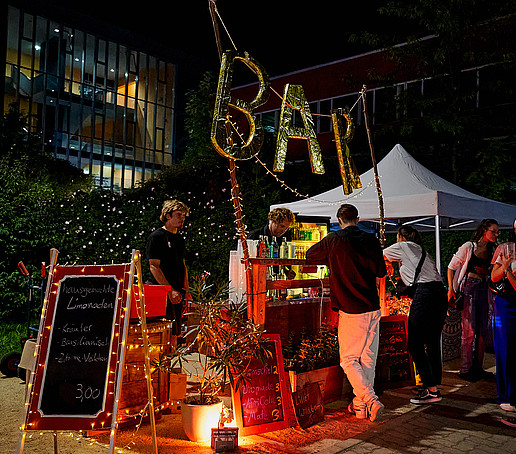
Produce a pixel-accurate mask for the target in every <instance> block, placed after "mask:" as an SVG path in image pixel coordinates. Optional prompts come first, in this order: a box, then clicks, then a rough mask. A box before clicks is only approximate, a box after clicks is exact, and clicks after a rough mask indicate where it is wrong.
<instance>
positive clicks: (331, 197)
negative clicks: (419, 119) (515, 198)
mask: <svg viewBox="0 0 516 454" xmlns="http://www.w3.org/2000/svg"><path fill="white" fill-rule="evenodd" d="M377 168H378V175H379V177H380V187H381V191H382V195H383V202H384V217H385V219H401V218H420V217H421V218H424V217H432V218H433V217H434V216H436V215H439V216H440V217H442V218H446V221H445V224H446V225H442V227H445V228H446V227H448V228H451V227H453V226H454V225H455V224H457V225H460V226H461V227H462V228H468V224H469V228H472V227H474V226H473V223H478V222H479V221H481V220H482V219H484V218H493V219H496V220H497V221H498V223H499V224H500V226H510V225H512V223H513V222H514V219H516V206H515V205H510V204H506V203H502V202H497V201H494V200H491V199H488V198H485V197H481V196H479V195H476V194H473V193H472V192H469V191H466V190H465V189H462V188H461V187H459V186H457V185H454V184H453V183H450V182H449V181H447V180H445V179H443V178H441V177H440V176H438V175H436V174H435V173H433V172H431V171H430V170H428V169H427V168H426V167H424V166H422V165H421V164H420V163H419V162H418V161H416V160H415V159H414V158H413V157H412V156H411V155H410V154H409V153H408V152H407V151H406V150H405V149H404V148H403V147H402V146H401V145H399V144H397V145H396V146H394V148H393V149H392V150H391V151H390V152H389V153H388V154H387V156H385V157H384V158H383V159H382V160H381V161H380V162H379V163H378V165H377ZM360 180H361V182H362V188H361V189H355V190H354V191H353V192H352V193H351V194H349V195H344V192H343V190H342V186H338V187H336V188H334V189H331V190H329V191H326V192H323V193H321V194H318V195H316V196H313V197H310V198H307V199H303V200H299V201H296V202H291V203H286V204H276V205H273V206H271V209H272V208H277V207H280V206H282V207H286V208H289V209H290V210H292V211H293V212H294V213H296V214H298V215H305V216H324V217H330V218H331V222H337V218H336V212H337V209H338V208H339V207H340V205H341V204H343V203H351V204H352V205H355V206H356V207H357V208H358V213H359V216H360V220H361V221H378V220H379V205H378V195H377V190H376V184H375V178H374V170H373V168H371V169H369V170H368V171H367V172H365V173H363V174H362V175H360ZM472 221H473V222H472ZM432 222H433V219H432ZM429 227H430V226H429Z"/></svg>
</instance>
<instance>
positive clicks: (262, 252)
mask: <svg viewBox="0 0 516 454" xmlns="http://www.w3.org/2000/svg"><path fill="white" fill-rule="evenodd" d="M257 252H258V253H257V257H260V258H262V259H263V258H266V257H267V245H266V244H265V238H264V237H263V235H260V241H259V243H258V251H257Z"/></svg>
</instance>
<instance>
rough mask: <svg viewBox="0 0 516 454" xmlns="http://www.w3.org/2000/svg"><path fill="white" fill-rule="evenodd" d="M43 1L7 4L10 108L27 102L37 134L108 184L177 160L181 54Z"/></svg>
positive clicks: (122, 185) (128, 183)
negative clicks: (158, 52) (173, 56)
mask: <svg viewBox="0 0 516 454" xmlns="http://www.w3.org/2000/svg"><path fill="white" fill-rule="evenodd" d="M38 4H39V3H38V2H12V3H11V4H9V5H6V7H5V10H4V11H5V13H6V14H5V15H3V16H4V19H3V20H4V21H5V22H4V27H2V29H3V32H1V33H2V38H1V41H0V43H1V44H2V45H3V46H2V47H3V48H4V50H5V55H4V58H2V60H0V63H2V64H3V65H4V66H5V72H4V81H5V83H4V84H2V85H3V87H4V88H3V93H2V97H3V109H4V113H5V112H7V110H8V109H9V108H10V107H11V106H13V105H14V106H15V107H16V108H19V109H20V111H21V112H22V113H23V114H24V115H27V117H28V119H29V124H28V130H29V131H28V132H29V133H30V134H39V135H40V136H41V137H42V140H43V146H44V147H45V148H47V149H48V150H50V151H51V152H52V154H53V155H54V156H55V157H58V158H62V159H66V160H68V161H69V162H70V163H72V164H73V165H75V166H77V167H79V168H80V169H82V170H83V172H84V173H86V174H90V175H92V176H93V178H94V181H95V185H97V186H100V187H105V188H111V189H116V190H123V189H126V188H131V187H133V186H135V185H136V184H138V183H139V182H141V181H144V180H147V179H149V178H152V177H153V176H154V175H155V174H156V172H158V171H159V170H160V169H161V168H162V167H163V166H167V165H170V164H172V163H173V162H174V159H175V155H174V149H175V146H174V143H175V127H176V106H177V99H176V90H177V68H178V65H177V61H173V60H172V59H171V58H170V57H168V56H167V57H162V56H158V55H154V54H153V53H152V51H151V52H148V51H147V50H146V47H149V48H151V49H156V48H157V47H153V46H144V45H140V47H138V45H139V43H138V41H137V42H136V44H134V43H130V42H126V41H125V40H124V38H126V37H127V36H128V34H125V35H124V33H123V32H121V33H117V31H116V30H114V27H110V26H106V25H105V26H102V25H99V24H98V23H97V22H91V21H88V20H84V18H82V20H77V21H75V18H74V16H73V15H72V14H68V13H67V12H64V11H59V10H55V11H52V9H51V8H44V7H43V8H42V7H41V5H40V6H39V8H38ZM107 33H109V36H108V34H107ZM127 41H130V40H129V39H128V40H127ZM144 41H145V40H143V41H141V42H142V43H143V42H144Z"/></svg>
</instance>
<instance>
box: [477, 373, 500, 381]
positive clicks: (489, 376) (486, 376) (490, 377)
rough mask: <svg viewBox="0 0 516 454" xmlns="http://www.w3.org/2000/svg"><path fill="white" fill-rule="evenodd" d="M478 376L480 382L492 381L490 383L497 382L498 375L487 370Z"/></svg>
mask: <svg viewBox="0 0 516 454" xmlns="http://www.w3.org/2000/svg"><path fill="white" fill-rule="evenodd" d="M478 376H479V377H480V380H490V381H494V380H496V374H493V373H492V372H488V371H487V370H481V371H480V372H479V373H478Z"/></svg>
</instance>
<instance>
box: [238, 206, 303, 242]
mask: <svg viewBox="0 0 516 454" xmlns="http://www.w3.org/2000/svg"><path fill="white" fill-rule="evenodd" d="M267 218H268V220H269V223H268V224H267V225H265V226H263V227H261V228H259V229H255V230H252V231H251V232H249V233H248V234H247V239H248V240H259V239H260V236H264V237H266V239H267V241H269V242H270V241H271V240H272V237H273V236H275V237H276V238H280V237H283V238H285V241H290V232H289V231H288V229H289V227H290V225H291V224H292V223H293V222H294V221H295V216H294V213H292V211H290V210H289V209H288V208H274V210H272V211H271V212H269V214H268V216H267Z"/></svg>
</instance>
